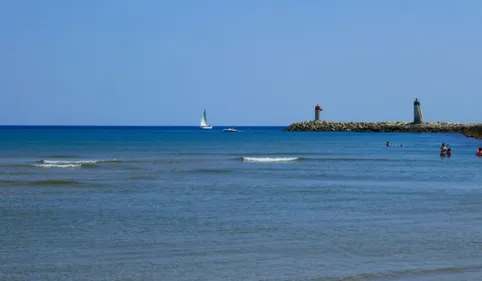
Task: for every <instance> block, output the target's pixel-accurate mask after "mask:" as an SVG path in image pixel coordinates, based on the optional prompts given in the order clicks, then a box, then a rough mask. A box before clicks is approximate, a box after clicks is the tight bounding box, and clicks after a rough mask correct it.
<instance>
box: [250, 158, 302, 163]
mask: <svg viewBox="0 0 482 281" xmlns="http://www.w3.org/2000/svg"><path fill="white" fill-rule="evenodd" d="M299 159H300V158H299V157H243V161H248V162H289V161H296V160H299Z"/></svg>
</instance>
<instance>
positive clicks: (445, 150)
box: [440, 143, 447, 156]
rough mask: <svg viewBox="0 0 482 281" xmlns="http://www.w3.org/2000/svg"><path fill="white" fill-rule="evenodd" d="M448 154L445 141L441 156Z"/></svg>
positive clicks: (441, 148)
mask: <svg viewBox="0 0 482 281" xmlns="http://www.w3.org/2000/svg"><path fill="white" fill-rule="evenodd" d="M446 155H447V147H446V146H445V143H442V146H441V147H440V156H446Z"/></svg>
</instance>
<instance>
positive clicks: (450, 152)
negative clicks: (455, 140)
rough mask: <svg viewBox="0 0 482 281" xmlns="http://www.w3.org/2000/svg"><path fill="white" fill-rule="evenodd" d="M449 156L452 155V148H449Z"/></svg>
mask: <svg viewBox="0 0 482 281" xmlns="http://www.w3.org/2000/svg"><path fill="white" fill-rule="evenodd" d="M447 156H448V157H450V156H452V149H451V148H449V149H447Z"/></svg>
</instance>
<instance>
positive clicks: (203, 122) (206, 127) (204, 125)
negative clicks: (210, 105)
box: [200, 109, 213, 130]
mask: <svg viewBox="0 0 482 281" xmlns="http://www.w3.org/2000/svg"><path fill="white" fill-rule="evenodd" d="M207 120H208V118H207V115H206V109H204V112H203V116H202V118H201V126H200V127H201V129H204V130H211V129H212V128H213V126H209V125H208V121H207Z"/></svg>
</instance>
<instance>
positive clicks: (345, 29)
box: [0, 0, 482, 126]
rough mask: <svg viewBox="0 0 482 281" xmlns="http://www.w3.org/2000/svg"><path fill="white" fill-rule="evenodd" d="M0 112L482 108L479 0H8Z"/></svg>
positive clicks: (477, 117)
mask: <svg viewBox="0 0 482 281" xmlns="http://www.w3.org/2000/svg"><path fill="white" fill-rule="evenodd" d="M0 26H1V27H0V39H1V40H0V43H1V44H0V97H1V102H0V124H40V125H43V124H60V125H199V121H200V118H201V113H202V111H203V109H204V108H207V110H208V119H209V123H211V125H214V126H216V125H288V124H289V123H291V122H293V121H299V120H305V119H312V118H313V108H314V106H315V105H316V104H317V103H319V104H320V105H321V106H322V107H323V109H324V111H323V113H322V117H323V118H326V119H330V120H339V121H342V120H344V121H347V120H354V121H374V120H375V121H377V120H411V118H412V114H413V100H414V99H415V98H416V97H418V98H419V99H420V101H421V103H422V106H423V112H424V116H425V119H426V120H447V121H460V122H475V121H477V122H478V121H482V110H481V108H482V29H481V27H482V1H478V0H473V1H470V0H465V1H461V0H460V1H458V0H451V1H447V0H426V1H420V0H417V1H416V0H398V1H397V0H393V1H386V0H380V1H371V0H364V1H358V0H351V1H350V0H343V1H341V0H332V1H321V0H320V1H315V0H304V1H294V0H291V1H285V0H266V1H254V0H246V1H225V0H219V1H211V0H203V1H198V0H193V1H188V0H179V1H167V0H166V1H162V0H139V1H135V0H111V1H107V0H82V1H80V0H79V1H67V0H45V1H38V0H29V1H27V0H15V1H1V3H0Z"/></svg>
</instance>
